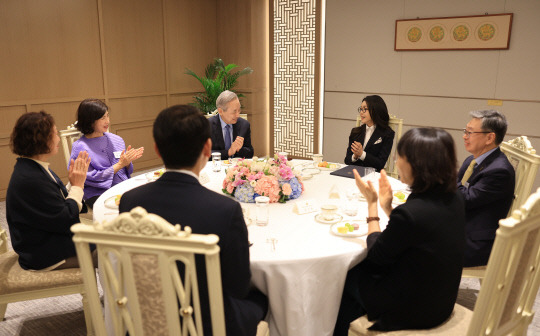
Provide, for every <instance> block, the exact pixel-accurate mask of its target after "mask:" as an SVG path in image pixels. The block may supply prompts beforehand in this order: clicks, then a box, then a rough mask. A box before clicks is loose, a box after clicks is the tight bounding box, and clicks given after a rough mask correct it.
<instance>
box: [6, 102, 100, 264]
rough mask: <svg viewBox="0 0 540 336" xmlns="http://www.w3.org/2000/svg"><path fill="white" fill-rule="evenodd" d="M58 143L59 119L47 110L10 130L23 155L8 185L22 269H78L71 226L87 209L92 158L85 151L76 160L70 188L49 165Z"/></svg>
mask: <svg viewBox="0 0 540 336" xmlns="http://www.w3.org/2000/svg"><path fill="white" fill-rule="evenodd" d="M59 143H60V137H59V136H58V131H57V129H56V126H55V125H54V119H53V117H52V116H51V115H50V114H48V113H46V112H44V111H41V112H29V113H25V114H23V115H21V116H20V117H19V119H18V120H17V122H16V124H15V127H14V128H13V132H12V133H11V141H10V146H11V150H12V151H13V153H14V154H16V155H19V157H18V158H17V163H16V164H15V168H14V170H13V174H12V175H11V179H10V181H9V186H8V189H7V194H6V218H7V222H8V226H9V233H10V236H11V243H12V245H13V250H15V252H17V254H18V255H19V264H20V265H21V267H22V268H23V269H31V270H42V271H49V270H53V269H61V268H72V267H78V261H77V256H76V253H75V245H74V244H73V240H72V239H71V237H72V236H73V234H72V233H71V231H70V228H71V225H73V224H75V223H79V222H80V220H79V212H81V210H82V211H84V212H86V206H85V205H84V202H83V200H82V198H83V187H84V181H85V180H86V172H87V170H88V165H89V164H90V158H89V157H88V153H86V152H85V151H82V152H80V153H79V155H78V157H77V158H76V159H75V160H73V159H72V160H71V164H70V167H69V173H68V179H69V182H70V183H71V188H70V190H69V191H68V190H67V189H66V187H65V186H64V184H63V183H62V181H61V180H60V179H59V178H58V176H57V175H56V174H55V173H54V172H53V171H52V170H51V169H50V168H49V160H50V158H51V157H52V156H53V155H55V154H57V153H58V147H59Z"/></svg>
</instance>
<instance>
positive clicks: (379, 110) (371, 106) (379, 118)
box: [362, 95, 390, 129]
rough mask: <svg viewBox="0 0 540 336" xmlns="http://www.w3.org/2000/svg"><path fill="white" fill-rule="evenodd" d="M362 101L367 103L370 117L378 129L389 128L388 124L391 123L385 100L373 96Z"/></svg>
mask: <svg viewBox="0 0 540 336" xmlns="http://www.w3.org/2000/svg"><path fill="white" fill-rule="evenodd" d="M362 101H363V102H364V101H365V102H366V104H367V107H368V110H369V115H370V116H371V120H373V123H374V124H375V125H377V127H381V128H384V129H386V128H389V127H390V126H389V125H388V122H389V121H390V116H389V115H388V108H387V107H386V103H385V102H384V100H383V99H382V98H381V97H380V96H377V95H373V96H366V97H365V98H364V99H362Z"/></svg>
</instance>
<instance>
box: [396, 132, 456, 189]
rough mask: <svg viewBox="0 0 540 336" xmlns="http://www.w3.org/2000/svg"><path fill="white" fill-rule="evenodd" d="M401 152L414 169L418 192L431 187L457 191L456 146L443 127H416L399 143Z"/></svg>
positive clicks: (414, 182)
mask: <svg viewBox="0 0 540 336" xmlns="http://www.w3.org/2000/svg"><path fill="white" fill-rule="evenodd" d="M397 152H398V155H399V156H401V157H405V158H406V159H407V161H408V162H409V164H410V165H411V168H412V175H413V178H414V181H413V183H412V185H411V186H410V187H411V189H412V191H413V192H415V193H421V192H425V191H428V190H430V189H434V188H436V189H439V190H442V191H445V192H455V191H456V189H457V184H456V175H457V159H456V148H455V145H454V140H453V139H452V136H451V135H450V134H449V133H448V132H446V131H445V130H443V129H440V128H413V129H411V130H409V131H407V132H406V133H405V134H404V135H403V136H402V137H401V139H400V140H399V142H398V145H397Z"/></svg>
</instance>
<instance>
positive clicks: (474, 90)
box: [323, 0, 540, 188]
mask: <svg viewBox="0 0 540 336" xmlns="http://www.w3.org/2000/svg"><path fill="white" fill-rule="evenodd" d="M486 12H487V13H489V14H496V13H504V12H507V13H514V22H513V25H512V36H511V41H510V49H508V50H500V51H402V52H396V51H394V29H395V20H397V19H409V18H416V17H420V18H426V17H445V16H463V15H478V14H483V13H486ZM539 17H540V2H539V1H533V0H483V1H467V0H457V1H442V0H438V1H430V0H423V1H405V0H389V1H357V0H346V1H345V0H339V1H338V0H327V2H326V50H325V52H326V60H325V93H324V98H325V103H324V143H323V153H324V155H325V159H328V160H332V161H338V162H343V159H344V157H345V150H346V146H347V139H348V135H349V133H350V129H351V128H352V127H354V124H355V120H356V109H357V107H358V106H359V105H360V102H361V101H362V98H363V97H364V96H366V95H368V94H379V95H381V96H382V97H383V98H384V100H385V101H386V103H387V105H388V108H389V111H390V113H391V114H394V115H397V116H399V117H400V118H403V119H404V125H405V127H404V130H407V129H409V128H411V127H418V126H436V127H442V128H445V129H447V130H448V131H449V132H450V133H451V134H452V136H453V137H454V140H455V141H456V145H457V149H458V160H459V162H462V161H463V160H464V159H465V158H466V157H467V156H468V155H469V154H468V153H467V152H466V151H465V149H464V147H463V140H462V138H461V132H460V130H461V129H462V128H464V127H465V125H466V123H467V122H468V121H469V116H468V112H469V111H471V110H476V109H486V108H495V109H497V110H499V111H500V112H502V113H504V114H505V115H506V117H507V118H508V122H509V128H508V134H507V137H506V138H505V140H508V139H511V138H514V137H515V136H518V135H527V136H528V137H529V139H530V140H531V142H532V144H533V146H534V147H535V148H536V149H537V150H538V151H539V152H540V128H539V126H540V87H539V85H538V78H540V66H538V64H537V63H538V60H539V59H540V35H538V34H536V33H535V32H537V31H539V30H540V20H538V18H539ZM488 99H500V100H503V105H502V106H488V105H487V104H488V103H487V101H488ZM539 176H540V173H539V174H538V175H537V178H536V183H535V188H537V187H539V186H540V177H539Z"/></svg>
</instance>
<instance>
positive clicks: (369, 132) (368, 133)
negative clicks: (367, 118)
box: [351, 124, 377, 162]
mask: <svg viewBox="0 0 540 336" xmlns="http://www.w3.org/2000/svg"><path fill="white" fill-rule="evenodd" d="M375 127H377V125H375V124H373V126H371V127H370V126H368V125H366V136H365V137H364V150H363V151H362V155H360V157H359V158H358V157H356V155H354V153H353V155H352V158H351V160H352V162H355V161H358V159H360V160H362V161H364V160H365V158H366V144H367V143H368V141H369V139H370V138H371V136H372V135H373V132H375Z"/></svg>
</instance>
